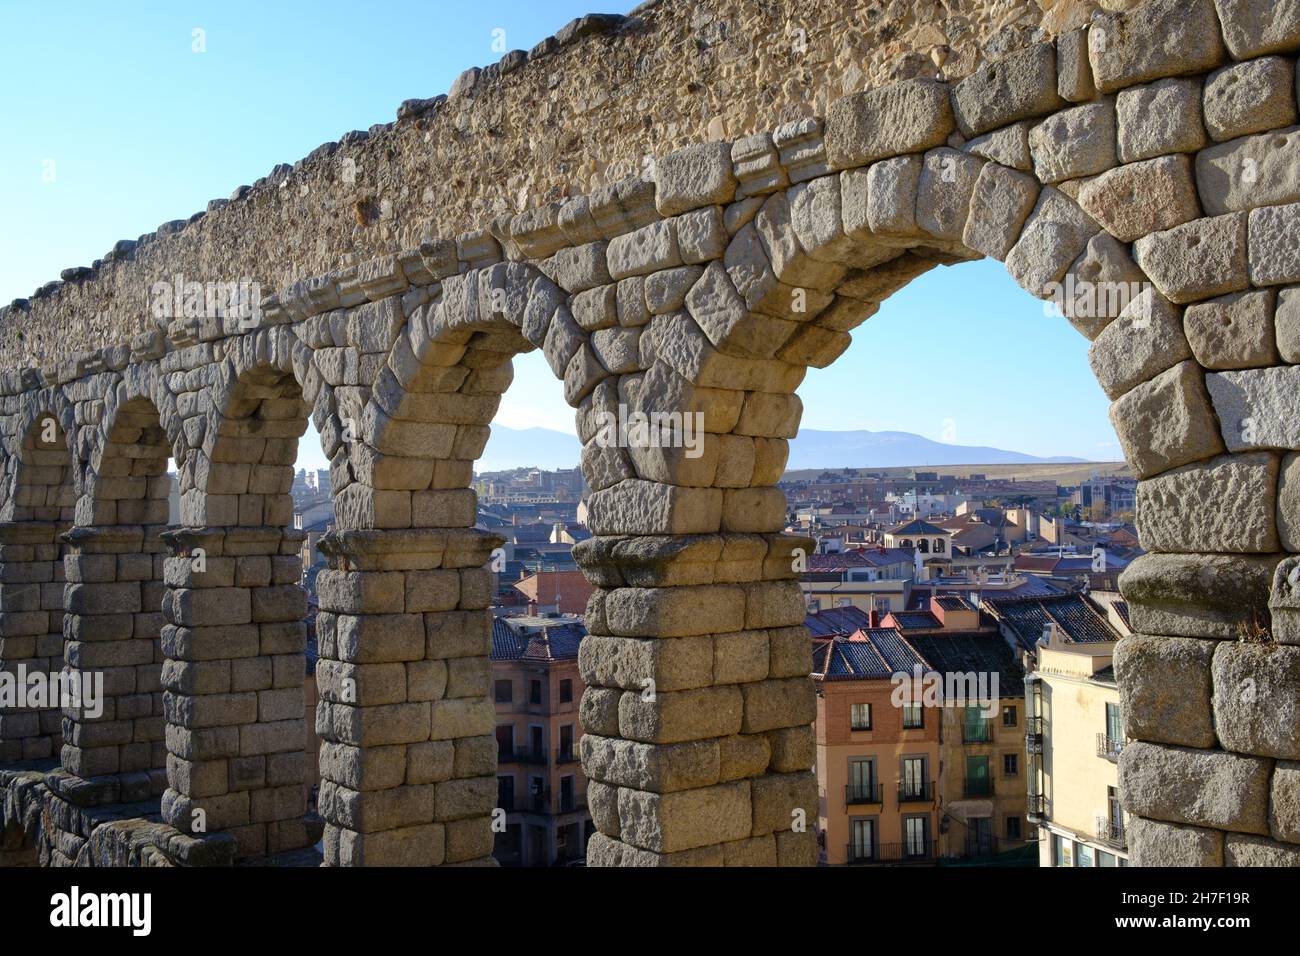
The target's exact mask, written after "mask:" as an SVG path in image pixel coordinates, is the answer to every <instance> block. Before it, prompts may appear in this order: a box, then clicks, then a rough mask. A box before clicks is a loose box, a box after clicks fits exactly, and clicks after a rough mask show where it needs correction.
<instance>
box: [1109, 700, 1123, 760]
mask: <svg viewBox="0 0 1300 956" xmlns="http://www.w3.org/2000/svg"><path fill="white" fill-rule="evenodd" d="M1106 736H1107V737H1108V738H1109V741H1108V742H1109V744H1110V747H1109V748H1108V749H1109V750H1111V751H1112V752H1113V753H1119V751H1120V750H1121V749H1122V748H1123V746H1124V721H1123V719H1122V718H1121V717H1120V714H1119V704H1107V705H1106Z"/></svg>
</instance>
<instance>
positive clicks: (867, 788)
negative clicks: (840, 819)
mask: <svg viewBox="0 0 1300 956" xmlns="http://www.w3.org/2000/svg"><path fill="white" fill-rule="evenodd" d="M884 802H885V788H884V787H883V786H881V785H880V784H875V785H874V786H873V785H872V784H859V783H850V784H846V785H845V786H844V805H845V806H846V807H860V806H865V805H867V804H873V803H876V804H880V803H884Z"/></svg>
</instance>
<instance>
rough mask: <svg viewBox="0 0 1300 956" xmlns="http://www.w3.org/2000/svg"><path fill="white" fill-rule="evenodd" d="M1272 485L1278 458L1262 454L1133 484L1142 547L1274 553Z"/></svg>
mask: <svg viewBox="0 0 1300 956" xmlns="http://www.w3.org/2000/svg"><path fill="white" fill-rule="evenodd" d="M1277 483H1278V460H1277V456H1276V455H1274V454H1270V453H1267V452H1261V453H1255V454H1246V455H1223V456H1220V457H1218V458H1215V459H1212V460H1210V461H1205V462H1197V463H1195V464H1192V465H1184V466H1183V467H1181V468H1175V469H1173V470H1172V471H1167V472H1165V473H1164V474H1162V475H1159V476H1157V477H1155V478H1148V479H1147V480H1146V481H1141V482H1138V492H1137V512H1138V532H1139V535H1140V537H1141V540H1142V546H1143V547H1144V548H1146V549H1148V550H1150V551H1167V552H1174V553H1180V552H1215V551H1219V552H1273V551H1276V550H1278V535H1277V523H1276V519H1275V514H1276V509H1275V507H1274V500H1275V496H1276V489H1277ZM1207 502H1214V506H1213V507H1209V508H1207V507H1206V503H1207ZM1192 746H1207V745H1206V744H1193V745H1192Z"/></svg>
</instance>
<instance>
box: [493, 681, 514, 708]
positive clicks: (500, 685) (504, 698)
mask: <svg viewBox="0 0 1300 956" xmlns="http://www.w3.org/2000/svg"><path fill="white" fill-rule="evenodd" d="M514 696H515V692H514V684H512V683H511V682H510V681H508V680H499V681H497V682H496V698H497V703H498V704H508V703H510V702H511V701H512V700H513V699H514Z"/></svg>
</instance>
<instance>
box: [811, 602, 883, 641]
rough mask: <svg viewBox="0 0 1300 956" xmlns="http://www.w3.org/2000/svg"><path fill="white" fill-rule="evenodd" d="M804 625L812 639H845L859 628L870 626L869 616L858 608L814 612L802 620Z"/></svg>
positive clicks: (838, 608) (835, 608) (839, 608)
mask: <svg viewBox="0 0 1300 956" xmlns="http://www.w3.org/2000/svg"><path fill="white" fill-rule="evenodd" d="M804 625H805V626H806V627H807V628H808V632H809V633H810V634H811V635H812V636H813V637H814V638H828V637H847V636H848V635H849V634H852V633H853V632H854V631H856V630H859V629H860V628H864V627H870V626H871V615H870V614H868V613H867V612H866V611H864V610H862V608H860V607H833V608H827V609H826V610H824V611H814V612H813V613H811V614H809V615H808V616H807V617H805V618H804Z"/></svg>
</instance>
